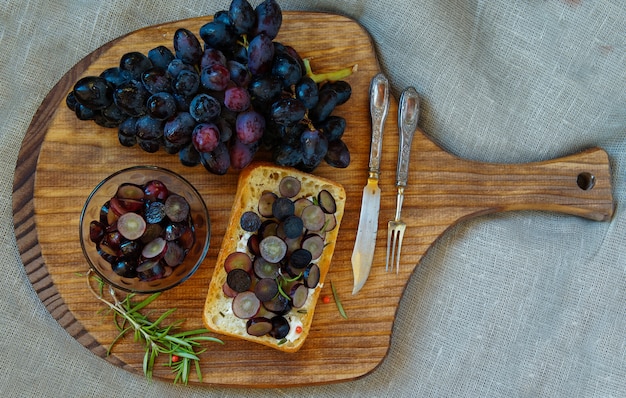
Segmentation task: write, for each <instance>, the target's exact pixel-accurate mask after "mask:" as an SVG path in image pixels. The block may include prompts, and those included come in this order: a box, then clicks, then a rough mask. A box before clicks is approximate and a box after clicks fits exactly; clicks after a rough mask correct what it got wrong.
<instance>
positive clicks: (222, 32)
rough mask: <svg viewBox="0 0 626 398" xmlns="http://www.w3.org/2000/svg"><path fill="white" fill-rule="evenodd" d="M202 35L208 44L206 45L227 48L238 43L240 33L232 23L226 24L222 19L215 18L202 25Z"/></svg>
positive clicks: (220, 48) (219, 48)
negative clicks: (238, 33)
mask: <svg viewBox="0 0 626 398" xmlns="http://www.w3.org/2000/svg"><path fill="white" fill-rule="evenodd" d="M200 37H201V38H202V40H203V41H204V43H205V44H206V47H210V48H217V49H218V50H227V49H229V48H231V47H232V46H233V45H234V44H235V43H236V41H237V38H238V35H237V33H236V32H235V30H234V29H233V28H232V27H231V26H230V25H227V24H225V23H224V22H222V21H221V20H219V21H218V20H213V21H211V22H208V23H206V24H204V25H202V27H201V28H200Z"/></svg>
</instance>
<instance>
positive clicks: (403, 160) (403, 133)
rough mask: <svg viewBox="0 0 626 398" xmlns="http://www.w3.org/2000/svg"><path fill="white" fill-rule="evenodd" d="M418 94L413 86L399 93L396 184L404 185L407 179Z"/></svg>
mask: <svg viewBox="0 0 626 398" xmlns="http://www.w3.org/2000/svg"><path fill="white" fill-rule="evenodd" d="M419 102H420V101H419V95H418V94H417V91H416V90H415V88H413V87H408V88H406V89H405V90H404V91H403V92H402V94H401V95H400V105H399V110H398V127H399V129H400V145H399V148H398V165H397V168H396V185H397V186H398V187H405V186H406V183H407V180H408V179H409V158H410V154H411V144H412V143H413V136H414V135H415V131H416V130H417V120H418V119H419V113H420V105H419Z"/></svg>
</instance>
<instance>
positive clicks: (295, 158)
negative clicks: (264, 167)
mask: <svg viewBox="0 0 626 398" xmlns="http://www.w3.org/2000/svg"><path fill="white" fill-rule="evenodd" d="M272 160H273V161H274V163H276V164H277V165H279V166H288V167H296V166H297V165H299V164H300V163H301V162H302V151H301V150H300V146H299V145H298V146H292V145H289V144H283V145H280V146H278V147H277V148H274V150H273V151H272Z"/></svg>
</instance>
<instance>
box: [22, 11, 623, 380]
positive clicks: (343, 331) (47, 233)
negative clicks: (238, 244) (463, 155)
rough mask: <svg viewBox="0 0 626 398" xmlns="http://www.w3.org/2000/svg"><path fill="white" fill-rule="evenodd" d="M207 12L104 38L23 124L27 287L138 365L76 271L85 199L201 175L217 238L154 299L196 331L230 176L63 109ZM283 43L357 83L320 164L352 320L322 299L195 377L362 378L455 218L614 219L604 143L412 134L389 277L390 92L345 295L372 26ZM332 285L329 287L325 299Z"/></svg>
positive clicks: (211, 357) (291, 15) (299, 25)
mask: <svg viewBox="0 0 626 398" xmlns="http://www.w3.org/2000/svg"><path fill="white" fill-rule="evenodd" d="M207 21H208V19H207V18H195V19H190V20H185V21H178V22H175V23H167V24H163V25H159V26H153V27H148V28H145V29H142V30H139V31H136V32H133V33H131V34H129V35H127V36H124V37H121V38H119V39H117V40H115V41H113V42H111V43H108V44H106V45H104V46H103V47H102V48H100V49H98V50H97V51H95V52H94V53H92V54H90V55H89V56H88V57H86V58H85V59H83V60H82V61H81V62H80V63H78V64H77V65H76V66H75V67H74V68H73V69H72V70H71V71H69V72H68V73H67V74H66V75H65V76H64V77H63V78H62V79H61V80H60V81H59V83H58V84H57V85H56V86H55V87H54V89H53V90H52V91H51V92H50V94H49V95H48V96H47V97H46V99H45V100H44V102H43V103H42V105H41V107H40V109H39V110H38V112H37V114H36V115H35V117H34V119H33V121H32V123H31V125H30V127H29V129H28V131H27V133H26V136H25V138H24V142H23V144H22V148H21V151H20V154H19V158H18V163H17V167H16V170H15V179H14V189H13V214H14V224H15V234H16V238H17V243H18V247H19V250H20V254H21V257H22V261H23V262H24V266H25V269H26V273H27V275H28V277H29V280H30V281H31V283H32V285H33V287H34V289H35V290H36V291H37V294H38V295H39V297H40V298H41V300H42V302H43V303H44V305H45V306H46V308H47V309H48V311H49V312H50V314H51V315H52V316H53V317H54V318H55V319H56V320H57V321H58V322H59V324H60V325H61V326H62V327H64V328H65V329H66V330H67V331H68V333H70V335H72V336H73V337H74V338H76V339H77V340H78V341H79V342H80V343H81V344H83V345H84V346H85V347H87V348H88V349H90V350H91V351H92V352H94V353H95V354H96V355H98V356H100V357H103V358H106V359H107V360H108V361H110V362H111V363H113V364H114V365H116V366H118V367H121V368H124V369H127V370H129V371H132V372H136V373H141V363H142V358H143V350H142V349H141V347H140V346H138V345H137V344H135V343H133V342H132V339H131V338H127V339H124V340H122V341H121V342H119V343H118V344H117V345H116V347H115V350H114V353H113V355H111V356H108V357H107V356H106V355H105V354H106V348H107V347H108V345H109V344H110V343H111V341H112V340H113V338H114V337H115V335H116V331H115V330H114V325H113V323H112V322H111V321H110V320H109V319H107V318H103V317H102V316H101V315H99V314H98V313H97V312H98V311H99V310H101V309H102V306H101V305H100V304H99V303H98V302H97V301H96V300H95V299H94V298H93V297H92V296H90V294H89V293H88V290H87V287H86V281H85V279H84V277H81V276H79V275H78V274H77V273H79V272H85V271H86V270H87V265H86V262H85V260H84V258H83V255H82V252H81V248H80V244H79V239H78V219H79V215H80V211H81V209H82V205H83V203H84V201H85V199H86V198H87V196H88V195H89V193H90V192H91V189H92V188H93V187H94V186H95V185H96V184H97V183H98V182H99V181H101V180H102V179H103V178H105V177H106V176H108V175H109V174H110V173H112V172H113V171H116V170H118V169H122V168H125V167H129V166H133V165H138V164H155V165H159V166H162V167H166V168H169V169H171V170H173V171H176V172H178V173H180V174H182V175H183V176H184V177H185V178H187V179H188V180H189V181H190V182H191V183H192V184H194V185H195V187H196V188H197V189H198V191H199V192H200V193H201V194H202V195H203V197H204V198H205V201H206V203H207V207H208V208H209V213H210V216H211V223H212V238H211V248H210V250H209V253H208V256H207V258H206V260H205V262H204V263H203V265H202V266H201V268H200V269H199V270H198V272H197V273H196V274H195V275H194V276H193V277H192V278H191V279H189V280H188V281H187V282H185V284H184V285H182V286H181V287H178V288H175V289H172V290H170V291H168V292H165V293H164V294H163V295H162V296H161V297H160V298H159V299H158V300H157V301H156V302H155V303H154V304H153V305H154V306H155V308H160V309H163V310H165V309H169V308H172V307H175V308H177V309H178V310H177V311H176V312H175V314H174V316H175V317H176V318H186V319H187V321H186V323H185V325H184V327H185V328H189V329H193V328H197V327H202V321H201V311H202V306H203V303H204V299H205V295H206V292H207V289H208V283H209V280H210V278H211V275H212V272H213V267H214V262H215V259H216V257H217V251H218V249H219V247H220V245H221V239H222V236H223V234H224V231H225V229H226V225H227V222H228V217H229V214H230V210H231V205H232V198H233V197H234V193H235V188H236V183H237V173H236V172H234V171H231V172H229V173H228V174H227V175H225V176H220V177H218V176H214V175H211V174H209V173H207V172H206V171H205V170H204V169H203V168H202V167H196V168H187V167H184V166H182V165H180V164H179V162H178V159H177V157H176V156H171V155H166V154H165V153H163V152H161V153H159V154H148V153H144V152H142V151H141V150H140V149H138V148H123V147H121V146H120V145H119V143H118V142H117V135H116V132H115V130H111V129H104V128H101V127H97V126H96V125H95V124H93V123H91V122H81V121H78V120H77V119H76V118H75V117H74V115H73V114H72V113H71V112H70V111H69V110H68V109H67V108H66V106H65V95H66V94H67V92H68V91H69V90H70V89H71V87H72V86H73V84H74V83H75V81H76V80H78V78H79V77H81V76H84V75H97V74H99V73H100V72H101V71H102V70H104V69H106V68H108V67H110V66H114V65H117V64H118V62H119V59H120V57H121V56H122V55H123V54H124V53H126V52H128V51H142V52H144V53H147V51H148V50H149V49H151V48H153V47H155V46H157V45H166V46H168V47H170V48H172V44H171V43H172V37H173V34H174V32H175V30H176V29H177V28H179V27H185V28H187V29H190V30H191V31H192V32H197V31H198V30H199V28H200V26H202V24H204V23H206V22H207ZM303 32H306V34H303ZM331 32H332V34H331ZM277 40H278V41H281V42H283V43H285V44H288V45H292V46H293V47H295V48H296V49H297V50H298V51H299V52H300V53H301V54H302V55H303V56H305V57H309V58H310V59H311V63H312V66H313V68H314V70H316V71H319V72H325V71H329V70H333V69H337V68H342V67H346V66H351V65H353V64H358V72H357V73H356V74H354V75H353V76H351V77H349V78H348V79H347V81H349V82H350V84H351V85H352V87H353V95H352V98H351V100H350V101H349V102H348V103H347V104H345V105H343V106H341V107H339V108H338V109H337V111H336V114H338V115H342V116H344V117H346V119H347V120H348V130H347V132H346V136H345V138H346V143H347V145H348V146H349V148H350V150H351V154H352V163H351V165H350V166H349V167H348V168H347V169H344V170H337V169H333V168H331V167H328V166H325V165H324V166H321V167H319V168H318V169H317V170H316V171H315V174H318V175H321V176H324V177H327V178H331V179H333V180H335V181H338V182H340V183H341V184H343V185H344V187H345V189H346V193H347V197H348V199H347V202H346V213H345V216H344V221H343V223H342V225H341V229H340V233H339V241H338V242H337V247H336V250H335V254H334V256H333V265H332V268H331V270H330V272H329V274H328V279H327V280H329V281H332V283H333V285H334V286H335V288H336V289H337V291H338V292H339V295H340V298H341V300H342V303H343V305H344V307H345V310H346V312H347V314H348V319H347V320H346V319H343V318H342V317H341V316H340V315H339V312H338V311H337V309H336V307H335V306H334V304H321V303H320V304H318V307H317V310H316V313H315V318H314V321H313V328H312V330H311V333H310V335H309V337H308V339H307V341H306V343H305V344H304V347H303V348H302V349H301V350H300V351H299V352H298V353H296V354H286V353H281V352H278V351H275V350H273V349H271V348H268V347H264V346H260V345H257V344H254V343H248V342H244V341H240V340H235V339H231V338H224V341H225V343H226V344H225V345H223V346H219V345H209V346H208V348H209V349H208V350H207V351H206V352H205V353H203V354H202V356H201V359H202V361H201V364H202V371H203V375H204V378H203V383H206V384H214V385H230V386H249V387H273V386H286V385H289V386H293V385H310V384H320V383H330V382H339V381H344V380H350V379H355V378H358V377H361V376H364V375H366V374H368V373H370V372H371V371H373V370H374V369H375V368H376V367H377V366H378V365H379V364H380V363H381V362H382V361H383V359H384V358H385V356H386V355H387V351H388V349H389V344H390V339H391V331H392V327H393V322H394V318H395V314H396V309H397V307H398V303H399V301H400V299H401V297H402V293H403V291H404V288H405V286H406V283H407V281H408V279H409V277H410V275H411V273H412V272H413V270H414V269H415V267H416V266H417V265H418V263H419V261H420V259H421V258H422V256H423V255H424V254H425V252H426V251H427V249H428V248H429V247H430V246H431V245H432V243H433V242H434V241H435V240H436V239H437V238H438V237H439V236H441V234H442V233H444V232H445V230H446V229H448V228H449V227H450V226H452V225H454V224H455V223H457V222H459V221H460V220H463V219H467V218H469V217H474V216H478V215H482V214H487V213H492V212H498V211H510V210H546V211H558V212H563V213H567V214H572V215H576V216H581V217H586V218H589V219H592V220H608V219H610V217H611V216H612V213H613V199H612V188H611V172H610V168H609V161H608V157H607V155H606V153H605V152H604V151H603V150H601V149H598V148H593V149H590V150H587V151H585V152H582V153H579V154H575V155H572V156H568V157H565V158H561V159H556V160H551V161H546V162H538V163H531V164H506V165H503V164H485V163H478V162H472V161H466V160H463V159H459V158H457V157H455V156H452V155H450V154H448V153H446V152H445V151H443V150H442V149H441V148H439V147H438V146H436V145H435V144H434V143H433V142H432V141H430V140H429V139H428V138H427V136H426V135H425V134H424V133H423V132H421V131H418V134H417V135H416V137H415V139H414V141H413V150H412V154H411V157H412V159H411V166H410V173H409V186H408V187H407V189H406V191H405V195H406V197H405V202H404V211H403V219H404V221H405V222H406V223H407V232H406V236H405V242H404V246H403V253H402V262H401V271H400V274H399V275H396V274H395V273H385V272H384V261H385V259H384V257H385V244H386V223H387V220H389V219H391V218H393V214H394V210H395V187H394V185H393V184H394V181H395V176H394V174H395V163H396V157H397V144H398V138H397V126H396V117H395V114H396V112H397V104H396V102H395V101H392V104H391V107H390V111H389V112H390V113H389V115H390V117H389V118H388V121H387V126H386V129H385V136H384V145H383V161H382V171H381V183H380V184H381V189H382V201H381V211H380V219H379V234H378V239H377V242H376V246H377V250H376V253H375V258H374V266H373V269H372V271H371V273H370V276H369V280H368V282H367V283H366V284H365V286H364V288H363V289H362V290H361V291H360V292H359V293H358V294H357V295H355V296H352V295H351V291H352V270H351V265H350V256H351V253H352V248H353V244H354V238H355V235H356V229H357V225H358V217H359V206H360V202H361V191H362V188H363V186H364V185H365V183H366V178H367V164H368V158H367V157H368V154H369V135H370V120H369V99H368V97H367V95H368V87H369V82H370V79H371V78H372V77H373V76H374V75H375V74H376V73H378V71H379V66H378V63H377V60H376V57H375V52H374V48H373V45H372V42H371V39H370V37H369V35H368V34H367V32H366V31H365V30H364V29H363V28H362V27H361V26H359V25H358V24H357V23H356V22H354V21H352V20H350V19H348V18H345V17H342V16H338V15H332V14H323V13H298V12H285V13H284V22H283V27H282V29H281V33H280V35H279V37H278V38H277ZM583 172H586V173H589V174H590V175H593V176H594V177H595V185H594V187H593V188H592V189H588V190H583V189H581V188H580V187H579V186H578V184H577V183H576V179H577V177H578V176H579V174H580V173H583ZM330 294H331V292H330V285H329V284H328V283H327V284H326V286H324V288H323V292H322V296H323V295H330ZM244 370H247V371H244ZM154 377H157V378H162V379H166V380H172V379H173V375H172V374H170V373H169V372H168V370H167V369H166V368H164V367H162V366H156V367H155V374H154ZM193 377H195V376H193ZM193 377H192V379H193V381H194V382H197V380H195V378H193Z"/></svg>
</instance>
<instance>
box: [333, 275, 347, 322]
mask: <svg viewBox="0 0 626 398" xmlns="http://www.w3.org/2000/svg"><path fill="white" fill-rule="evenodd" d="M330 290H331V291H332V292H333V298H334V299H335V304H337V309H338V310H339V314H340V315H341V316H342V317H343V318H344V319H348V315H347V314H346V311H345V310H344V309H343V304H341V300H339V294H338V293H337V290H336V289H335V286H334V285H333V281H330Z"/></svg>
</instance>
